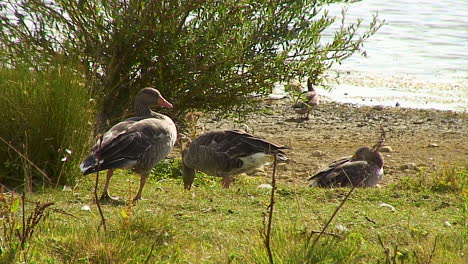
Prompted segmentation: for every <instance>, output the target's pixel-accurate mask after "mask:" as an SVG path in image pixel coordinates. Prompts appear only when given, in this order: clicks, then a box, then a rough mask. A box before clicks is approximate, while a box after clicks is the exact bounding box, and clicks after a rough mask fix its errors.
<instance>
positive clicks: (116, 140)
mask: <svg viewBox="0 0 468 264" xmlns="http://www.w3.org/2000/svg"><path fill="white" fill-rule="evenodd" d="M155 104H157V105H159V106H162V107H166V108H172V104H171V103H169V102H168V101H167V100H166V99H164V97H162V96H161V94H160V92H159V91H158V90H156V89H154V88H143V89H142V90H140V91H139V92H138V94H137V95H136V97H135V113H136V116H135V117H132V118H129V119H127V120H125V121H122V122H120V123H118V124H116V125H114V126H113V127H112V128H111V129H109V130H108V131H107V132H106V133H105V134H104V136H103V139H102V142H100V140H98V142H97V143H96V144H95V145H94V147H93V148H92V150H91V155H90V156H89V157H87V158H86V159H85V160H84V161H83V162H82V163H81V165H80V169H81V172H82V173H83V174H84V175H86V174H90V173H93V172H96V171H102V170H107V175H106V182H105V184H104V190H103V192H102V195H101V198H100V199H101V200H106V201H112V200H115V198H113V197H111V196H110V195H109V193H108V188H109V182H110V179H111V177H112V175H113V170H114V169H133V170H134V172H135V173H137V174H139V175H140V176H141V178H140V187H139V189H138V192H137V194H136V196H135V198H134V199H133V200H134V201H137V200H140V199H141V193H142V191H143V187H144V186H145V183H146V179H147V178H148V175H149V174H150V172H151V169H152V168H153V167H154V166H155V165H156V164H157V163H159V162H160V161H161V160H162V159H164V158H165V157H166V156H167V154H169V152H170V151H171V150H172V148H173V147H174V143H175V142H176V138H177V129H176V126H175V124H174V122H173V121H172V120H171V118H169V117H168V116H165V115H162V114H159V113H156V112H153V111H152V110H151V109H150V105H155ZM98 161H99V164H98Z"/></svg>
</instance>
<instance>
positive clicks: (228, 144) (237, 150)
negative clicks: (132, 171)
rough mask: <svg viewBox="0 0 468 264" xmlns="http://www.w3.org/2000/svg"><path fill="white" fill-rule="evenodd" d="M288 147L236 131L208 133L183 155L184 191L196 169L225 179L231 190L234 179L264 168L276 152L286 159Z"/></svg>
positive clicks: (200, 137)
mask: <svg viewBox="0 0 468 264" xmlns="http://www.w3.org/2000/svg"><path fill="white" fill-rule="evenodd" d="M287 148H288V147H285V146H278V145H275V144H273V143H271V142H268V141H266V140H265V139H262V138H260V137H257V136H254V135H252V134H249V133H246V132H244V131H241V130H237V129H234V130H218V131H209V132H205V133H204V134H202V135H200V136H199V137H197V138H196V139H195V140H194V141H193V142H192V143H190V145H189V146H188V148H186V149H185V150H184V151H183V152H182V177H183V180H184V188H185V189H187V190H189V189H190V188H191V187H192V183H193V180H194V178H195V169H196V170H200V171H203V172H205V173H207V174H210V175H214V176H218V177H223V181H222V184H223V187H225V188H229V184H230V182H231V176H234V175H237V174H240V173H243V172H247V171H249V170H252V169H254V168H257V167H259V166H261V165H263V164H264V163H266V162H268V161H270V160H271V156H270V155H274V154H275V153H278V155H279V158H280V159H285V158H286V157H285V156H284V152H283V151H281V149H287Z"/></svg>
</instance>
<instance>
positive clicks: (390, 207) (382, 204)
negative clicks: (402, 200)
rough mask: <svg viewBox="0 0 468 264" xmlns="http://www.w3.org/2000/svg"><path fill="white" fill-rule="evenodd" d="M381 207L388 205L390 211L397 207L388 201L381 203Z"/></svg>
mask: <svg viewBox="0 0 468 264" xmlns="http://www.w3.org/2000/svg"><path fill="white" fill-rule="evenodd" d="M379 207H386V208H388V209H389V210H390V211H392V212H395V207H394V206H393V205H391V204H388V203H381V204H379Z"/></svg>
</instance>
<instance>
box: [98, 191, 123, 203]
mask: <svg viewBox="0 0 468 264" xmlns="http://www.w3.org/2000/svg"><path fill="white" fill-rule="evenodd" d="M99 202H100V203H108V204H112V203H118V202H119V197H118V196H115V197H112V196H110V195H109V194H108V193H103V194H102V195H101V197H100V198H99Z"/></svg>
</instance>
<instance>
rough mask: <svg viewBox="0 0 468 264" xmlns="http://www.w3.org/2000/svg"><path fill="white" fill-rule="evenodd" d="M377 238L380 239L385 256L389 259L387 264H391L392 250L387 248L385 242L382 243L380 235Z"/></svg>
mask: <svg viewBox="0 0 468 264" xmlns="http://www.w3.org/2000/svg"><path fill="white" fill-rule="evenodd" d="M377 237H378V238H379V243H380V245H381V246H382V248H383V250H384V253H385V256H386V257H387V259H386V260H385V264H390V259H391V257H390V249H389V248H387V247H385V245H384V243H383V241H382V238H381V237H380V235H377Z"/></svg>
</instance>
